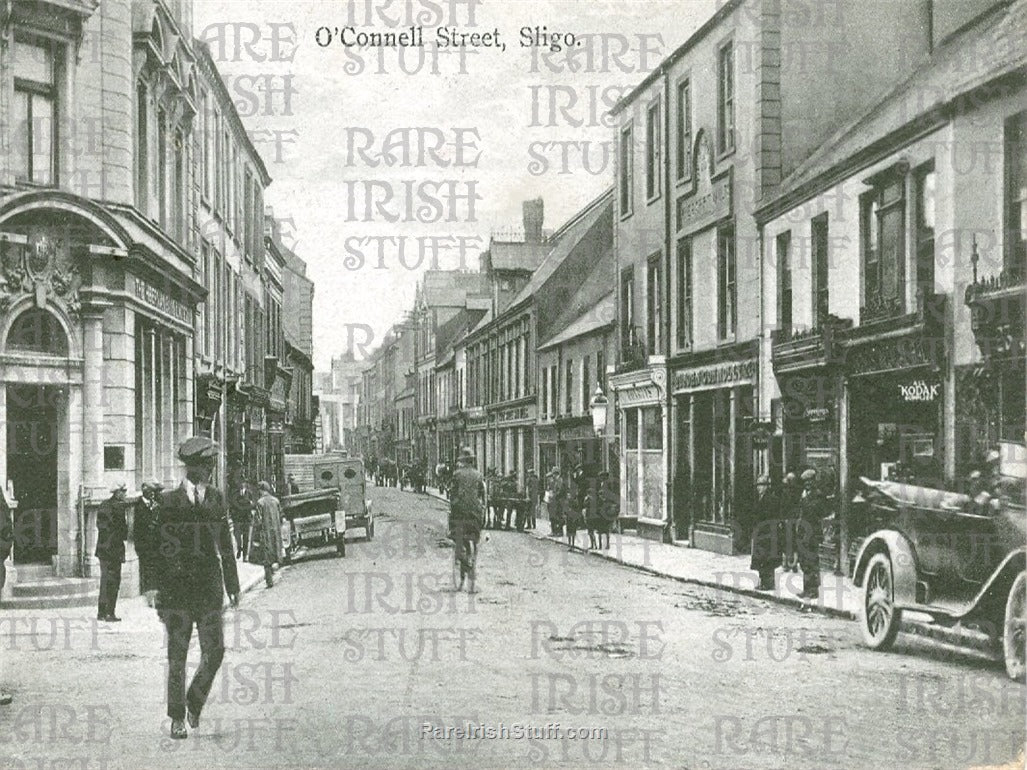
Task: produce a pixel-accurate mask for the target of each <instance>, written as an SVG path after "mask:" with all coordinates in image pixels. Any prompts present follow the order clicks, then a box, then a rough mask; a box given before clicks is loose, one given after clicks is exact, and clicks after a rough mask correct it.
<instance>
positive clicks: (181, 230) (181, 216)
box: [171, 130, 186, 243]
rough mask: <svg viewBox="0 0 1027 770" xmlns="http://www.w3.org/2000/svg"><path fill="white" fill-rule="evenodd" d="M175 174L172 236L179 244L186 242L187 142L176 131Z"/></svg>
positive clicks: (179, 132) (172, 179) (172, 195)
mask: <svg viewBox="0 0 1027 770" xmlns="http://www.w3.org/2000/svg"><path fill="white" fill-rule="evenodd" d="M174 153H175V154H174V164H175V165H174V173H173V176H172V177H171V181H172V189H171V208H172V211H171V218H172V234H173V235H174V236H175V238H176V239H177V240H178V242H179V243H182V242H184V241H185V209H186V207H185V140H184V138H183V136H182V131H181V130H177V131H175V145H174Z"/></svg>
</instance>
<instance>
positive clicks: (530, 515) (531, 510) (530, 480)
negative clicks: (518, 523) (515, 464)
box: [524, 468, 539, 530]
mask: <svg viewBox="0 0 1027 770" xmlns="http://www.w3.org/2000/svg"><path fill="white" fill-rule="evenodd" d="M538 490H539V481H538V474H537V473H535V469H534V468H528V473H527V474H526V475H525V477H524V492H525V494H526V495H527V498H528V503H527V509H526V510H527V522H526V526H527V528H528V529H530V530H533V529H535V513H536V511H537V510H538Z"/></svg>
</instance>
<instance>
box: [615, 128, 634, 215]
mask: <svg viewBox="0 0 1027 770" xmlns="http://www.w3.org/2000/svg"><path fill="white" fill-rule="evenodd" d="M617 171H618V172H619V174H620V178H619V180H618V181H619V183H620V215H621V216H622V217H626V216H628V215H629V214H630V213H631V206H632V198H633V197H634V190H633V185H634V155H633V147H632V140H631V125H630V124H628V125H627V126H625V127H624V128H623V129H621V132H620V162H619V163H618V167H617Z"/></svg>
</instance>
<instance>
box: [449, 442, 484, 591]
mask: <svg viewBox="0 0 1027 770" xmlns="http://www.w3.org/2000/svg"><path fill="white" fill-rule="evenodd" d="M451 490H452V491H451V494H450V497H449V536H450V537H451V538H452V539H453V548H454V552H455V558H456V560H457V561H458V562H459V564H460V585H459V586H457V590H460V589H462V588H463V587H464V579H465V578H469V585H468V591H470V593H472V594H473V593H477V589H476V588H475V585H474V582H475V577H476V570H475V563H476V562H477V559H478V541H479V539H480V538H481V525H482V518H483V516H484V514H485V501H486V495H485V480H484V479H483V478H482V475H481V474H480V473H479V472H478V470H477V469H476V468H475V467H474V453H473V452H472V451H471V450H470V448H468V447H464V448H463V449H462V450H460V457H459V458H458V459H457V469H456V470H455V471H454V472H453V481H452V485H451Z"/></svg>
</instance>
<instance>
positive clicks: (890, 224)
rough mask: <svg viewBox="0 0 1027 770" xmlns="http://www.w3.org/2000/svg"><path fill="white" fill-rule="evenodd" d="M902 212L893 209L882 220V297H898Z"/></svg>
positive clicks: (901, 252)
mask: <svg viewBox="0 0 1027 770" xmlns="http://www.w3.org/2000/svg"><path fill="white" fill-rule="evenodd" d="M902 254H903V251H902V210H901V209H892V210H890V211H888V212H886V213H885V214H884V216H883V217H882V218H881V296H882V297H897V296H898V294H899V275H900V272H899V271H900V269H901V264H900V263H901V260H902Z"/></svg>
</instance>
